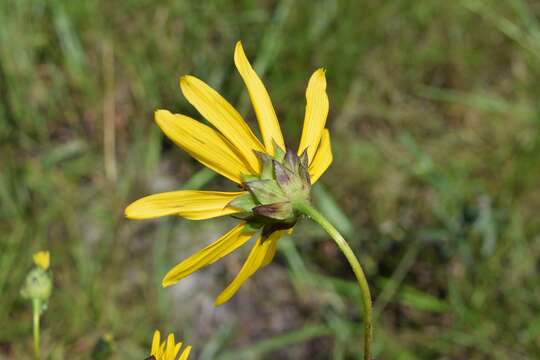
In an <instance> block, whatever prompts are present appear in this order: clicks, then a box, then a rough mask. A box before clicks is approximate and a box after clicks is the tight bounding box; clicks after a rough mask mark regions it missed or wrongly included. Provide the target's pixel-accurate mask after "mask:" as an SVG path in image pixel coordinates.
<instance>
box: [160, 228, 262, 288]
mask: <svg viewBox="0 0 540 360" xmlns="http://www.w3.org/2000/svg"><path fill="white" fill-rule="evenodd" d="M245 225H246V223H245V222H241V223H240V224H238V225H236V226H235V227H234V228H232V229H231V230H230V231H229V232H228V233H226V234H225V235H223V236H222V237H221V238H219V239H218V240H216V241H215V242H213V243H212V244H210V245H208V246H207V247H205V248H204V249H202V250H200V251H199V252H197V253H195V254H193V255H191V256H190V257H188V258H187V259H185V260H184V261H182V262H180V263H179V264H178V265H176V266H175V267H173V268H172V269H171V270H170V271H169V272H168V273H167V275H165V277H164V278H163V281H162V285H163V286H164V287H166V286H170V285H172V284H174V283H176V282H178V281H180V280H181V279H183V278H185V277H186V276H188V275H190V274H192V273H194V272H195V271H197V270H199V269H201V268H202V267H204V266H207V265H210V264H213V263H214V262H216V261H218V260H219V259H221V258H222V257H224V256H226V255H228V254H230V253H231V252H233V251H234V250H236V249H238V248H239V247H240V246H242V245H243V244H245V243H246V242H247V241H248V240H249V239H250V238H251V237H252V236H253V232H247V231H244V227H245Z"/></svg>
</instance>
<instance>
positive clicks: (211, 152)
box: [155, 110, 253, 183]
mask: <svg viewBox="0 0 540 360" xmlns="http://www.w3.org/2000/svg"><path fill="white" fill-rule="evenodd" d="M155 120H156V123H157V124H158V126H159V127H160V128H161V130H162V131H163V132H164V133H165V135H167V137H168V138H169V139H171V140H172V141H174V143H175V144H176V145H178V146H179V147H181V148H182V149H183V150H184V151H185V152H187V153H188V154H189V155H191V156H192V157H193V158H195V159H196V160H198V161H199V162H201V163H202V164H203V165H204V166H206V167H208V168H210V169H212V170H214V171H215V172H217V173H219V174H221V175H223V176H225V177H226V178H228V179H230V180H232V181H234V182H236V183H241V182H242V174H244V175H250V174H253V171H252V170H251V169H250V166H249V164H248V163H247V162H246V160H244V159H243V158H241V157H240V156H239V155H238V154H237V153H236V151H235V150H236V149H235V148H234V147H233V146H232V145H231V144H230V143H229V142H228V141H227V140H226V139H225V138H224V137H223V135H221V134H220V133H219V132H217V131H216V130H214V129H212V128H210V127H208V126H206V125H204V124H202V123H200V122H199V121H196V120H194V119H192V118H190V117H188V116H185V115H180V114H172V113H171V112H170V111H167V110H157V111H156V113H155Z"/></svg>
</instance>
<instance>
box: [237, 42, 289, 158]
mask: <svg viewBox="0 0 540 360" xmlns="http://www.w3.org/2000/svg"><path fill="white" fill-rule="evenodd" d="M234 64H235V65H236V68H237V69H238V72H239V73H240V76H241V77H242V79H243V80H244V84H245V85H246V88H247V90H248V93H249V98H250V99H251V104H252V105H253V109H254V110H255V115H256V116H257V121H258V122H259V128H260V130H261V134H262V137H263V142H264V146H265V147H266V152H267V153H269V154H270V155H274V141H275V142H276V144H277V145H279V146H280V147H281V148H282V149H283V150H284V149H285V142H284V141H283V134H282V133H281V128H280V127H279V121H278V119H277V116H276V112H275V111H274V107H273V105H272V100H271V99H270V95H268V91H267V90H266V88H265V87H264V84H263V82H262V80H261V79H260V78H259V76H258V75H257V73H256V72H255V70H253V68H252V67H251V64H250V63H249V60H248V59H247V57H246V54H245V53H244V48H243V47H242V43H241V42H240V41H239V42H237V43H236V48H235V50H234Z"/></svg>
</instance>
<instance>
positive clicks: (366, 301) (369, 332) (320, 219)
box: [295, 202, 373, 360]
mask: <svg viewBox="0 0 540 360" xmlns="http://www.w3.org/2000/svg"><path fill="white" fill-rule="evenodd" d="M295 208H296V209H297V210H298V211H299V212H301V213H303V214H305V215H307V216H309V217H310V218H312V219H313V220H314V221H315V222H317V223H318V224H319V225H320V226H321V227H322V228H323V229H324V230H325V231H326V232H327V233H328V235H330V236H331V237H332V239H334V241H335V242H336V244H337V245H338V247H339V248H340V250H341V251H342V252H343V254H344V255H345V257H346V258H347V260H348V261H349V264H350V265H351V267H352V269H353V272H354V275H355V276H356V280H357V282H358V286H360V290H361V291H360V293H361V296H362V310H363V314H364V360H371V342H372V338H373V324H372V309H371V308H372V304H371V294H370V291H369V285H368V282H367V279H366V276H365V275H364V271H363V270H362V266H361V265H360V262H359V261H358V258H357V257H356V256H355V255H354V252H353V251H352V249H351V247H350V246H349V244H348V243H347V241H346V240H345V238H343V236H342V235H341V234H340V233H339V231H338V230H337V229H336V228H335V227H334V226H333V225H332V224H331V223H330V222H329V221H328V220H326V218H325V217H324V216H323V215H322V214H321V213H320V212H319V211H318V210H317V209H315V208H314V207H313V206H312V205H311V204H309V203H307V202H299V203H296V204H295Z"/></svg>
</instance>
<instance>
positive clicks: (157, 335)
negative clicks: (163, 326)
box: [150, 330, 161, 356]
mask: <svg viewBox="0 0 540 360" xmlns="http://www.w3.org/2000/svg"><path fill="white" fill-rule="evenodd" d="M160 337H161V335H160V333H159V330H156V331H154V336H153V337H152V348H151V350H150V355H154V356H155V355H157V353H158V351H159V341H160Z"/></svg>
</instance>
